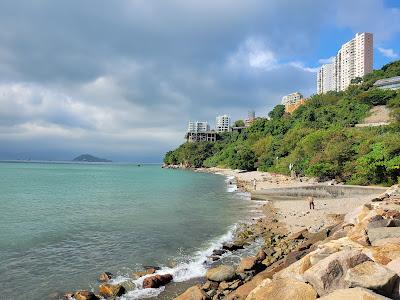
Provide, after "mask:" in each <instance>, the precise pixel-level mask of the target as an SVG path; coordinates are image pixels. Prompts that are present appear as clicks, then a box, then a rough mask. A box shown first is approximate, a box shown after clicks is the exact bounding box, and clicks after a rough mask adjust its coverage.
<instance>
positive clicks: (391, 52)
mask: <svg viewBox="0 0 400 300" xmlns="http://www.w3.org/2000/svg"><path fill="white" fill-rule="evenodd" d="M378 51H379V52H380V53H382V55H383V56H385V57H387V58H398V57H399V54H398V53H396V52H395V51H394V50H393V49H391V48H383V47H378Z"/></svg>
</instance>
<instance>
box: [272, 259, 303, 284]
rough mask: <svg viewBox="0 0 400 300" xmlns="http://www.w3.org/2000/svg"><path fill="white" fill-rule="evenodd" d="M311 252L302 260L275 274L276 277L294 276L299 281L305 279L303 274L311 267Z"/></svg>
mask: <svg viewBox="0 0 400 300" xmlns="http://www.w3.org/2000/svg"><path fill="white" fill-rule="evenodd" d="M310 255H311V253H310V254H308V255H306V256H304V257H303V258H301V259H300V260H298V261H296V262H294V263H292V264H291V265H289V266H288V267H286V268H285V269H283V270H281V271H279V272H277V273H276V274H274V276H273V278H274V279H283V278H292V279H296V280H299V281H305V280H304V277H303V274H304V272H305V271H307V270H308V269H309V268H310V267H311V262H310Z"/></svg>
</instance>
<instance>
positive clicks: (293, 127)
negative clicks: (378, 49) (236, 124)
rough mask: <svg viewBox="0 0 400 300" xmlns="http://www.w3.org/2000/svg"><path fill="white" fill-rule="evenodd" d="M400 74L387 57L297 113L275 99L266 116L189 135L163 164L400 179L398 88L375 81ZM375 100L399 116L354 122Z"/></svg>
mask: <svg viewBox="0 0 400 300" xmlns="http://www.w3.org/2000/svg"><path fill="white" fill-rule="evenodd" d="M391 76H400V61H397V62H394V63H391V64H388V65H385V66H384V67H383V68H382V69H381V70H376V71H374V72H372V73H371V74H368V75H367V76H365V77H364V78H363V79H362V80H358V81H357V82H356V84H354V85H351V86H350V87H349V88H348V89H347V90H346V91H344V92H329V93H327V94H324V95H314V96H312V97H311V98H310V99H309V100H308V101H307V102H306V104H304V105H302V106H300V107H299V108H298V109H297V110H296V111H295V112H293V114H291V115H288V114H285V112H284V107H283V106H282V105H277V106H276V107H275V108H274V109H273V110H272V111H271V112H270V113H269V118H261V119H257V120H256V121H255V122H254V123H253V124H252V126H251V127H249V128H247V129H246V130H244V131H242V132H241V133H238V132H231V133H226V134H222V135H220V136H219V139H218V141H217V142H216V143H207V142H204V143H185V144H183V145H181V146H180V147H179V148H177V149H176V150H174V151H170V152H168V153H167V154H166V155H165V158H164V162H165V163H166V164H181V163H182V164H186V165H190V166H193V167H202V166H204V167H211V166H221V167H229V168H235V169H244V170H254V169H258V170H261V171H270V172H278V173H284V174H288V173H289V165H290V164H292V165H293V169H294V170H295V171H296V173H297V174H299V175H306V176H313V177H317V178H319V179H321V180H327V179H333V178H335V179H336V180H338V181H342V182H346V183H349V184H362V185H367V184H384V185H390V184H393V183H396V182H399V179H400V91H399V90H398V91H397V92H396V91H392V90H380V89H377V88H374V87H373V84H374V82H375V81H376V80H378V79H381V78H387V77H391ZM374 105H386V106H388V107H389V108H390V109H391V111H392V115H393V119H394V121H393V122H392V123H391V125H388V126H380V127H362V128H361V127H354V125H355V124H357V123H358V122H359V121H361V120H362V119H363V118H364V117H366V116H367V115H368V111H369V110H370V108H371V107H372V106H374Z"/></svg>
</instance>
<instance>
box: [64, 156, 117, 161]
mask: <svg viewBox="0 0 400 300" xmlns="http://www.w3.org/2000/svg"><path fill="white" fill-rule="evenodd" d="M72 161H81V162H112V161H111V160H108V159H105V158H99V157H96V156H93V155H90V154H82V155H79V156H78V157H75V158H74V159H73V160H72Z"/></svg>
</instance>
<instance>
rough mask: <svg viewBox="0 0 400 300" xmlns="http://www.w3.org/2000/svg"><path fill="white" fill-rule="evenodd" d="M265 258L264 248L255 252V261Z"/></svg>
mask: <svg viewBox="0 0 400 300" xmlns="http://www.w3.org/2000/svg"><path fill="white" fill-rule="evenodd" d="M266 258H267V254H266V253H265V251H264V250H260V251H258V252H257V254H256V260H257V261H259V262H261V261H263V260H264V259H266Z"/></svg>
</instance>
